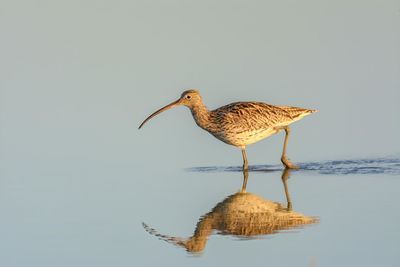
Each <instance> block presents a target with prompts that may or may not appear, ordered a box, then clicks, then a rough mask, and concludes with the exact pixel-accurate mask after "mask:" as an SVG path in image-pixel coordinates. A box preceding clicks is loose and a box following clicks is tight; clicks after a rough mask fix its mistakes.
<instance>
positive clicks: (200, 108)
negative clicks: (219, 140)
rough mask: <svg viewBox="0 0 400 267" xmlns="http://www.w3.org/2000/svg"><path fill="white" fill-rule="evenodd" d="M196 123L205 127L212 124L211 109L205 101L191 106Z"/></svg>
mask: <svg viewBox="0 0 400 267" xmlns="http://www.w3.org/2000/svg"><path fill="white" fill-rule="evenodd" d="M190 111H191V112H192V115H193V118H194V120H195V121H196V124H197V125H198V126H200V127H201V128H203V129H207V127H208V126H209V124H210V111H209V110H208V109H207V107H206V106H205V105H204V104H203V103H199V104H197V105H196V106H193V107H191V108H190Z"/></svg>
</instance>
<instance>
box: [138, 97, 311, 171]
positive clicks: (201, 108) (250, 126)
mask: <svg viewBox="0 0 400 267" xmlns="http://www.w3.org/2000/svg"><path fill="white" fill-rule="evenodd" d="M178 105H185V106H187V107H188V108H189V109H190V110H191V113H192V115H193V118H194V120H195V122H196V124H197V125H198V126H199V127H200V128H202V129H204V130H206V131H207V132H209V133H210V134H212V135H213V136H215V137H216V138H217V139H219V140H221V141H223V142H225V143H227V144H229V145H233V146H236V147H239V148H240V149H241V150H242V155H243V169H247V166H248V164H247V157H246V152H245V147H246V145H250V144H253V143H255V142H257V141H260V140H262V139H264V138H267V137H268V136H271V135H273V134H275V133H278V132H279V131H281V130H285V132H286V136H285V143H284V149H283V153H282V158H281V160H282V162H283V163H284V164H285V166H286V167H288V168H297V167H296V166H295V165H293V164H292V163H290V162H289V160H288V159H287V158H286V145H287V139H288V136H289V127H288V125H289V124H291V123H293V122H295V121H297V120H300V119H301V118H303V117H304V116H307V115H309V114H311V113H313V112H316V110H311V109H304V108H298V107H290V106H274V105H270V104H266V103H262V102H236V103H231V104H229V105H226V106H222V107H220V108H217V109H215V110H211V111H210V110H208V109H207V107H206V106H205V105H204V103H203V101H202V98H201V96H200V93H199V92H198V91H197V90H187V91H185V92H183V93H182V95H181V98H179V99H178V100H177V101H175V102H173V103H171V104H169V105H167V106H165V107H163V108H161V109H159V110H158V111H156V112H154V113H153V114H151V115H150V116H149V117H148V118H147V119H146V120H144V121H143V123H142V124H141V125H140V126H139V129H140V128H141V127H142V126H143V124H144V123H146V122H147V121H148V120H149V119H151V118H152V117H154V116H155V115H157V114H159V113H161V112H163V111H164V110H167V109H169V108H172V107H174V106H178Z"/></svg>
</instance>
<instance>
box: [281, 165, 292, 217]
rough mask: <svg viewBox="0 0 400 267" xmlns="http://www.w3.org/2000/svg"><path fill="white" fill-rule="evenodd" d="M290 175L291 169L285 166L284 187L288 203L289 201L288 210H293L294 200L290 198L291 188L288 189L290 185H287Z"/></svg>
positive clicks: (283, 173) (283, 174)
mask: <svg viewBox="0 0 400 267" xmlns="http://www.w3.org/2000/svg"><path fill="white" fill-rule="evenodd" d="M289 176H290V169H288V168H285V169H284V170H283V172H282V177H281V178H282V183H283V187H284V189H285V196H286V203H287V208H286V209H287V210H288V211H292V200H291V198H290V194H289V189H288V185H287V180H288V178H289Z"/></svg>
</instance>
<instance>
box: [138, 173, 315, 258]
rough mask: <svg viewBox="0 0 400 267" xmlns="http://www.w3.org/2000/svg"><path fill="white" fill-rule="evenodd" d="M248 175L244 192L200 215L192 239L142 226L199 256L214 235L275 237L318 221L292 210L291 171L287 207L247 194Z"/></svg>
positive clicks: (286, 175) (283, 180)
mask: <svg viewBox="0 0 400 267" xmlns="http://www.w3.org/2000/svg"><path fill="white" fill-rule="evenodd" d="M248 175H249V174H248V171H247V170H244V171H243V184H242V189H241V191H240V192H238V193H235V194H233V195H230V196H228V197H226V198H225V199H224V200H223V201H221V202H219V203H217V204H216V205H215V207H214V208H212V209H211V211H210V212H208V213H206V214H204V215H203V216H201V217H200V219H199V221H198V223H197V225H196V229H195V231H194V233H193V235H192V236H191V237H189V238H179V237H173V236H169V235H164V234H160V233H158V231H157V230H155V229H153V228H150V227H149V226H148V225H146V224H145V223H143V227H144V228H145V230H146V231H147V232H149V233H150V234H152V235H155V236H157V237H158V238H159V239H161V240H164V241H167V242H168V243H171V244H174V245H177V246H179V247H183V248H185V249H186V250H187V251H188V252H191V253H199V252H202V251H203V250H204V248H205V246H206V244H207V240H208V237H209V236H210V235H211V234H212V233H213V232H216V233H217V234H222V235H231V236H237V237H245V238H246V239H249V238H252V237H253V238H254V237H259V236H262V235H270V234H276V233H278V232H280V231H283V230H288V229H293V228H299V227H301V226H303V225H307V224H313V223H316V222H317V221H318V220H317V219H316V218H315V217H309V216H305V215H303V214H301V213H297V212H295V211H293V210H292V201H291V199H290V194H289V189H288V185H287V180H288V177H289V175H290V170H289V169H285V170H284V171H283V172H282V175H281V179H282V182H283V185H284V191H285V196H286V200H287V201H286V202H287V203H286V205H282V204H281V203H279V202H273V201H271V200H268V199H265V198H263V197H261V196H258V195H255V194H252V193H249V192H246V187H247V181H248Z"/></svg>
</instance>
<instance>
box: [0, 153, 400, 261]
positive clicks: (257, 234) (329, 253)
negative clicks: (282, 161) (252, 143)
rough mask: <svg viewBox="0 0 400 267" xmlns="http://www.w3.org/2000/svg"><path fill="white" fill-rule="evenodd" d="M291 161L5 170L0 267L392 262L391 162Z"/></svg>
mask: <svg viewBox="0 0 400 267" xmlns="http://www.w3.org/2000/svg"><path fill="white" fill-rule="evenodd" d="M300 166H302V167H303V170H299V171H292V172H291V173H284V172H282V170H281V169H280V166H252V167H251V171H250V172H249V175H248V180H247V186H246V192H242V188H243V178H244V177H243V173H242V172H241V171H240V169H239V167H192V168H188V169H182V170H179V171H176V172H172V171H171V172H168V171H166V170H163V169H158V168H156V165H155V167H154V168H153V169H149V170H148V171H147V172H146V173H138V172H137V171H135V169H134V168H131V167H128V166H122V165H107V164H103V165H101V164H98V165H94V166H87V165H85V166H83V165H82V166H79V164H77V165H74V166H71V167H69V168H68V167H66V166H64V169H62V168H61V169H60V166H48V169H41V168H38V169H36V170H35V169H32V170H33V173H32V174H31V175H22V172H21V173H18V172H14V173H9V174H8V175H7V173H6V175H4V177H3V178H2V180H1V189H0V190H1V195H0V200H1V202H0V210H1V214H2V219H1V221H0V231H1V236H2V241H1V242H0V244H1V249H0V265H1V266H172V265H174V266H188V265H190V266H222V265H225V266H243V264H247V263H248V262H249V259H251V262H252V265H253V266H399V264H400V253H399V252H400V251H399V246H398V244H399V242H400V232H399V230H398V225H399V223H400V215H399V212H398V210H399V209H398V192H399V188H400V179H399V178H400V176H399V174H400V159H398V158H380V159H363V160H352V161H326V162H310V163H303V164H300ZM286 178H288V179H286ZM285 189H286V191H285ZM143 223H145V224H143ZM165 241H167V242H165Z"/></svg>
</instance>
